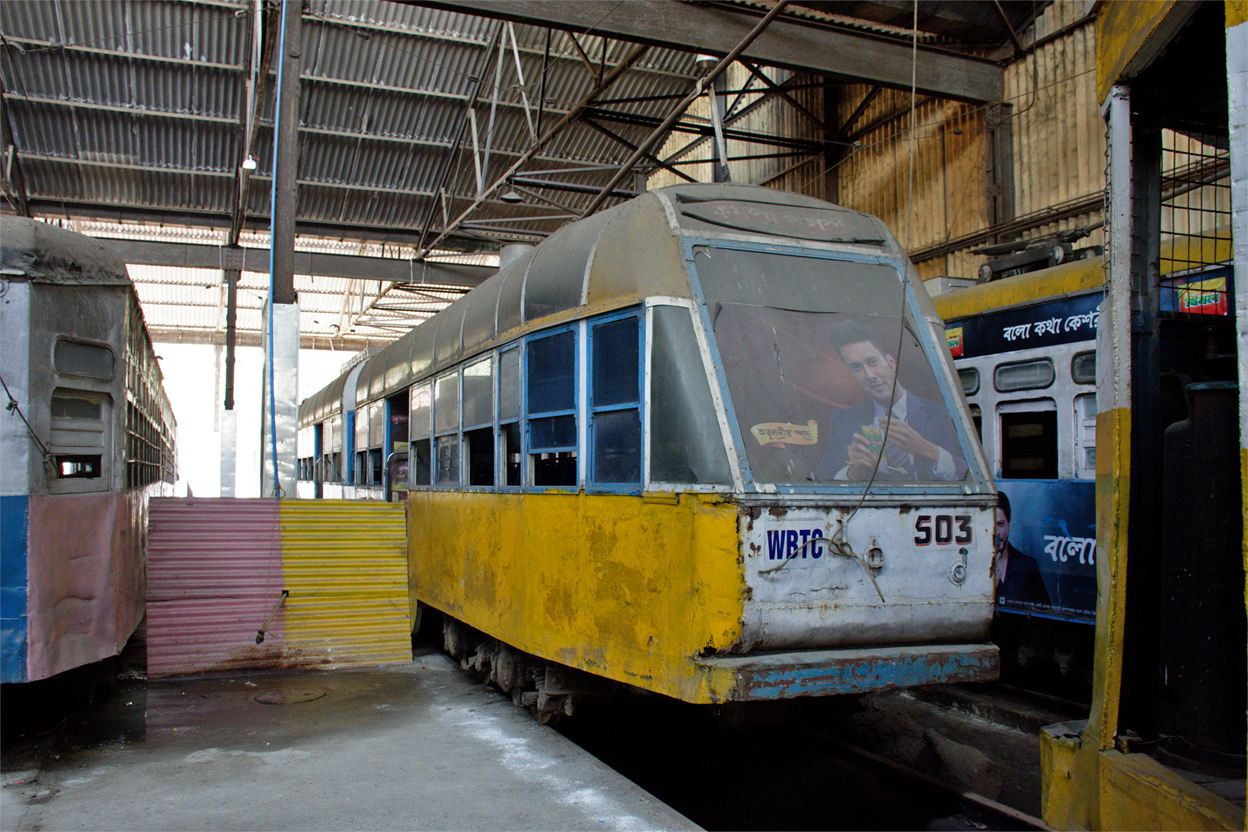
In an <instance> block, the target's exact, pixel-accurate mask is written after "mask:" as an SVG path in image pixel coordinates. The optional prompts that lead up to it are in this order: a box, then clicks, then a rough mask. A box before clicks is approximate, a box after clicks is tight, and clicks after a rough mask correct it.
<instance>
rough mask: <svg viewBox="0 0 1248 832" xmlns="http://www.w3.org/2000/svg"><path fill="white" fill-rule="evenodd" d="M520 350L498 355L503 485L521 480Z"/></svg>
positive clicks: (520, 481) (517, 483)
mask: <svg viewBox="0 0 1248 832" xmlns="http://www.w3.org/2000/svg"><path fill="white" fill-rule="evenodd" d="M519 419H520V350H519V349H517V348H511V349H507V350H504V351H502V352H500V353H499V354H498V423H499V424H498V458H499V459H500V460H502V464H503V471H502V483H501V484H502V485H509V486H518V485H520V484H521V483H523V482H524V474H523V471H522V468H523V466H524V451H523V449H522V448H521V447H520V423H519V421H518V420H519Z"/></svg>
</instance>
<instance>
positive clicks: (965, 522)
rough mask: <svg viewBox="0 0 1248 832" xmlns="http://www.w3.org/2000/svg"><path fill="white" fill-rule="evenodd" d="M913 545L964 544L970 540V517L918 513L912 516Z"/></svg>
mask: <svg viewBox="0 0 1248 832" xmlns="http://www.w3.org/2000/svg"><path fill="white" fill-rule="evenodd" d="M914 531H915V532H916V534H915V535H914V545H915V546H927V545H929V544H931V543H933V542H934V543H935V544H936V545H937V546H948V545H950V544H954V543H956V544H959V545H965V544H967V543H970V542H971V518H970V516H968V515H956V516H955V515H949V514H920V515H919V516H917V517H915V518H914Z"/></svg>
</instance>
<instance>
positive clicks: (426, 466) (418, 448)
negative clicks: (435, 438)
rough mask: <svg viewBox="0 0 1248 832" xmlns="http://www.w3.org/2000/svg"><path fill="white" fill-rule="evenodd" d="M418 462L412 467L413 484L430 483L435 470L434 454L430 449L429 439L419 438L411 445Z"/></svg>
mask: <svg viewBox="0 0 1248 832" xmlns="http://www.w3.org/2000/svg"><path fill="white" fill-rule="evenodd" d="M411 448H412V454H413V455H415V457H416V464H415V465H413V466H412V468H411V471H412V473H411V476H412V485H429V482H430V475H431V472H432V470H433V464H432V463H433V454H432V452H431V451H430V449H429V440H428V439H418V440H416V441H415V442H413V443H412V445H411Z"/></svg>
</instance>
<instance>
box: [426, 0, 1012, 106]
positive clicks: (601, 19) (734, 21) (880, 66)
mask: <svg viewBox="0 0 1248 832" xmlns="http://www.w3.org/2000/svg"><path fill="white" fill-rule="evenodd" d="M407 2H409V3H410V4H411V5H420V6H430V7H434V8H441V9H447V10H450V11H456V12H463V13H467V14H477V15H481V16H482V17H492V18H499V19H502V20H510V21H513V22H518V23H528V24H531V25H533V26H543V27H551V28H555V29H562V30H565V31H575V32H584V31H586V30H592V31H593V33H594V34H595V35H598V36H600V37H608V38H617V39H620V40H627V41H632V42H635V43H646V44H650V45H651V46H661V47H665V48H668V49H679V50H683V51H686V52H700V53H710V54H717V55H724V54H727V53H728V52H729V51H730V50H731V49H732V48H733V47H734V46H736V45H737V42H738V41H740V39H741V31H742V30H743V29H747V28H748V27H749V26H751V25H752V23H753V22H754V20H755V19H756V16H755V15H750V14H748V13H744V12H742V11H740V10H737V9H730V8H726V7H723V6H715V5H709V4H695V3H683V2H677V0H629V2H626V3H621V2H619V0H577V2H575V3H572V2H564V3H534V2H532V0H407ZM742 57H743V58H745V59H746V60H749V61H755V62H758V63H762V64H766V65H768V66H778V67H785V68H788V69H794V70H797V71H800V72H810V73H814V74H816V75H828V74H838V75H846V76H849V77H851V78H857V79H860V80H862V81H864V82H867V83H873V84H881V85H883V86H886V87H894V88H896V89H907V90H908V89H910V64H911V45H910V44H908V43H901V42H899V41H898V40H894V39H884V38H880V37H877V36H871V35H866V34H860V33H854V32H848V31H845V30H843V29H834V28H831V27H826V26H823V25H820V24H816V23H812V22H797V21H792V20H777V21H775V23H774V24H773V25H772V26H770V27H769V28H768V31H767V32H765V33H764V34H763V35H762V36H761V37H759V38H758V40H756V41H755V42H754V43H753V44H752V45H751V46H750V48H749V49H747V50H746V51H745V52H744V53H742ZM914 60H915V62H916V64H917V66H916V67H915V69H916V72H915V75H916V76H917V78H918V91H919V92H922V93H925V94H928V95H934V96H938V97H940V98H953V99H958V100H962V101H973V102H977V103H983V102H992V101H1000V100H1001V98H1002V95H1003V90H1004V75H1003V71H1002V69H1001V67H999V66H997V65H996V64H995V63H994V62H992V61H989V60H985V59H981V58H974V57H969V56H963V55H956V54H953V53H950V52H945V51H942V50H937V49H933V48H931V47H925V46H923V45H920V46H919V47H918V51H917V54H915V55H914Z"/></svg>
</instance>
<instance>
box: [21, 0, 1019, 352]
mask: <svg viewBox="0 0 1248 832" xmlns="http://www.w3.org/2000/svg"><path fill="white" fill-rule="evenodd" d="M722 5H724V6H725V13H726V14H733V13H734V12H733V11H732V10H731V8H730V6H731V4H722ZM746 5H750V6H751V10H750V11H749V12H748V13H747V14H743V15H742V21H743V25H744V24H745V22H748V21H751V20H756V19H757V17H756V11H755V10H754V7H757V6H758V3H748V4H746ZM805 5H808V6H812V7H814V8H816V10H817V12H818V14H815V15H814V16H816V17H820V16H822V18H824V19H825V20H824V22H826V18H827V15H828V14H834V16H837V15H839V16H837V17H836V19H835V20H834V21H832V22H833V23H835V24H836V25H838V26H844V25H853V24H854V23H855V21H854V20H853V19H852V17H853V16H855V15H858V16H861V17H862V18H864V20H862V21H858V23H859V24H860V26H859V28H864V27H865V28H868V29H872V30H873V31H876V32H880V33H883V34H886V35H893V36H895V35H897V34H898V33H897V32H895V31H892V28H893V27H889V26H887V25H879V24H881V23H882V20H881V19H880V15H881V14H883V12H882V11H881V9H877V8H875V7H874V6H873V4H871V3H858V2H846V3H832V4H828V3H819V2H812V3H806V4H805ZM932 5H933V8H932V9H928V10H926V11H925V17H926V18H930V19H931V20H933V21H935V23H936V24H939V25H940V26H943V27H944V28H943V29H941V31H940V33H939V36H940V37H941V38H945V39H948V38H951V37H956V35H957V34H958V30H957V29H956V24H955V23H951V22H950V20H951V19H952V18H955V17H959V16H965V15H942V14H941V7H942V6H943V5H944V4H932ZM975 5H976V9H975V10H974V11H975V12H976V14H975V15H971V16H972V17H975V18H976V21H977V22H976V26H975V27H973V32H974V34H975V36H976V37H979V35H980V34H981V33H983V32H987V33H989V34H992V31H993V30H992V28H991V27H992V21H993V20H995V19H996V18H995V17H994V15H993V13H991V9H990V7H989V6H988V4H987V3H978V4H975ZM1041 5H1043V4H1041ZM981 7H982V8H981ZM261 8H262V9H263V10H264V14H263V17H262V19H255V18H254V14H255V9H256V4H255V3H254V1H253V0H45V1H44V2H38V3H35V2H10V3H0V34H2V35H3V36H4V38H5V41H6V45H7V48H6V49H4V50H0V71H2V72H3V75H4V79H5V101H6V107H7V110H8V116H9V123H10V125H11V126H12V129H13V134H14V140H15V141H14V147H15V150H16V155H15V158H14V166H15V167H14V169H15V170H18V171H20V174H21V181H23V182H24V187H25V194H24V200H25V202H26V204H29V206H31V208H32V210H33V212H34V213H35V215H37V216H48V217H59V218H75V219H79V218H81V219H93V220H109V221H112V222H114V223H143V222H149V221H151V222H157V223H160V224H162V225H164V226H171V225H184V226H199V227H203V226H206V225H209V224H213V225H218V226H220V225H224V226H225V227H229V226H230V225H231V221H232V220H238V221H241V222H242V224H243V226H244V227H245V228H263V227H264V226H265V225H267V218H268V214H269V211H270V192H271V189H272V180H271V172H272V152H273V112H274V102H273V93H274V88H275V78H274V76H273V75H272V74H271V73H270V74H269V76H268V77H267V78H265V79H264V80H265V81H266V82H267V90H266V94H265V95H264V96H263V98H262V99H261V100H260V101H259V102H258V104H257V107H256V110H257V111H258V113H259V116H258V122H257V123H256V124H254V125H251V123H250V120H251V116H252V113H251V112H250V111H249V110H250V108H249V106H248V85H249V83H251V82H253V81H255V80H257V77H258V75H259V73H260V72H261V71H262V70H260V69H259V68H257V67H253V66H251V62H252V55H253V49H254V46H255V44H256V43H257V41H256V39H254V38H253V36H252V33H253V32H254V31H258V32H259V42H261V43H262V42H264V41H265V40H266V39H267V36H268V35H269V34H271V33H272V32H273V30H274V29H275V27H276V26H277V25H278V19H277V8H278V6H277V4H273V3H265V4H263V5H262V6H261ZM1029 9H1030V7H1029ZM959 11H961V10H959ZM1034 13H1035V10H1031V11H1028V12H1027V13H1025V14H1024V13H1022V12H1020V11H1019V10H1016V9H1015V10H1007V14H1009V15H1010V16H1011V19H1014V20H1016V22H1017V21H1018V20H1021V17H1020V14H1021V15H1022V17H1027V16H1029V15H1034ZM890 14H891V12H890ZM787 15H788V17H789V18H790V19H794V20H797V19H800V17H801V16H802V15H806V16H807V17H810V16H811V15H810V13H809V12H807V11H803V10H800V9H797V8H796V7H794V10H793V11H792V12H789V13H787ZM981 18H982V20H981ZM820 25H823V23H821V24H820ZM999 25H1000V24H999V21H998V23H997V26H998V27H999ZM951 26H953V27H955V28H950V27H951ZM968 26H969V24H968ZM744 31H745V29H743V33H744ZM966 31H967V32H968V33H969V32H972V28H967V29H966ZM496 36H497V37H500V38H501V44H500V45H501V47H502V48H503V49H504V50H505V51H504V52H503V54H502V58H503V60H502V61H501V62H500V61H499V60H498V59H499V52H497V51H492V50H491V49H490V45H491V44H492V43H493V42H494V40H495V38H496ZM513 38H514V53H518V55H519V61H520V72H517V68H516V65H515V54H514V53H513V45H512V42H513ZM575 40H576V43H574V42H573V35H571V34H569V33H566V32H562V31H553V30H548V29H546V28H545V27H543V26H537V25H521V24H515V25H512V24H503V23H500V22H499V21H497V20H492V19H489V18H485V17H481V16H477V15H473V14H465V13H461V12H458V11H446V10H437V9H429V8H426V7H423V6H420V5H417V4H415V3H407V2H404V3H399V2H388V1H387V0H310V2H308V3H307V4H306V8H305V12H304V16H303V39H302V44H301V50H300V54H301V55H302V69H301V74H302V78H303V90H302V100H301V106H300V123H301V125H302V128H303V129H302V132H301V135H300V142H301V146H300V159H299V166H298V176H299V180H300V183H301V185H300V189H299V199H298V203H297V206H298V207H297V220H298V221H299V222H300V223H301V224H303V225H304V226H305V227H308V228H312V229H315V233H318V234H325V235H327V236H337V237H340V238H342V239H352V240H356V241H360V240H366V241H367V240H371V241H379V240H384V239H397V238H402V239H404V240H406V241H407V242H408V243H409V244H411V245H412V246H413V247H414V248H415V247H418V246H417V243H418V240H419V237H420V235H421V234H422V233H423V232H424V231H425V229H426V226H427V225H428V227H429V231H430V232H431V233H433V234H438V233H440V232H441V231H442V230H443V224H444V214H443V210H442V206H441V205H440V204H439V197H438V195H437V194H435V191H437V189H438V187H439V186H440V185H442V184H444V183H445V186H446V188H447V190H448V191H449V193H448V195H447V196H448V202H449V205H448V210H447V215H448V216H449V217H450V218H454V217H456V216H457V215H458V214H459V213H460V212H461V211H462V210H463V209H464V208H465V207H466V206H467V205H469V204H470V203H471V200H473V199H474V198H475V197H476V196H477V194H478V193H479V186H478V180H477V176H476V174H475V172H474V165H473V161H472V158H471V155H470V153H471V148H472V146H473V142H472V138H471V136H465V139H464V141H463V144H462V148H461V149H460V150H459V151H458V152H456V151H455V149H454V148H453V147H452V146H451V144H452V143H453V142H454V141H455V139H456V138H457V137H458V136H460V135H461V133H464V131H465V123H466V113H467V105H468V97H469V96H470V95H472V94H473V93H474V91H476V96H477V97H476V99H475V106H476V115H477V125H478V136H477V141H478V144H479V145H480V146H481V147H482V148H483V149H484V147H485V146H486V145H487V144H488V145H489V146H490V147H491V154H490V160H489V164H488V165H487V166H486V170H485V171H484V172H483V178H484V180H485V184H486V185H490V184H492V183H493V182H494V181H496V180H497V179H498V178H499V177H500V176H501V175H502V174H503V173H504V172H505V171H506V170H507V169H508V168H509V167H510V166H511V165H512V164H513V163H514V162H515V160H516V159H517V158H519V155H520V154H521V153H524V152H526V151H527V150H528V149H529V148H530V147H531V144H532V136H531V132H530V126H529V119H530V118H532V119H533V120H534V121H536V119H537V112H536V111H537V109H538V108H539V106H540V107H541V108H542V110H543V118H542V121H541V129H542V130H545V129H549V127H550V126H551V125H552V124H553V123H554V122H555V121H556V120H557V119H558V118H560V117H561V116H562V115H563V114H565V113H566V112H567V111H568V110H569V108H571V107H572V106H574V105H575V104H576V103H577V102H578V101H580V100H582V99H583V98H584V97H585V96H587V95H588V94H590V92H591V91H592V90H593V89H594V85H595V83H596V80H595V78H594V73H596V72H600V71H601V70H602V69H603V68H605V67H610V66H613V65H614V64H616V63H618V62H619V61H620V60H621V59H622V58H623V57H624V56H625V55H626V54H627V53H628V52H629V51H630V50H632V49H633V48H634V46H633V44H631V43H628V42H625V41H621V40H607V39H604V38H602V37H599V36H596V35H595V34H593V33H592V32H590V33H587V32H581V33H577V34H576V35H575ZM548 45H549V54H547V48H548ZM578 45H579V48H578ZM582 51H583V52H584V54H585V56H586V59H587V60H586V61H583V60H582V58H581V54H580V53H581V52H582ZM604 53H605V61H604V58H603V56H604ZM587 62H588V64H589V66H587V65H586V63H587ZM500 68H501V69H500ZM696 72H697V70H696V69H695V65H694V55H693V54H692V53H691V52H688V51H682V50H677V49H660V48H657V47H655V48H650V49H649V50H648V51H646V52H645V54H644V55H642V57H641V58H640V59H639V60H638V61H637V62H636V63H635V64H634V65H633V67H632V68H631V69H630V70H629V71H628V72H626V73H624V75H623V76H622V77H621V78H620V79H619V80H618V81H617V83H616V84H615V85H614V86H613V87H612V88H611V89H610V90H608V91H607V92H606V94H605V95H604V96H603V97H604V98H605V99H606V100H605V101H604V102H602V103H601V104H600V105H598V106H599V108H600V110H601V111H602V112H601V114H600V118H601V119H602V120H603V121H602V123H603V126H605V127H606V128H607V129H609V130H611V131H612V132H614V133H616V134H617V135H618V136H619V137H620V139H622V140H623V142H625V143H629V144H636V143H638V142H640V141H641V140H642V139H643V138H645V137H646V136H647V135H648V134H649V133H650V131H651V130H652V129H653V125H654V123H655V121H656V120H657V119H660V118H661V117H662V116H664V115H666V113H667V112H668V111H669V109H670V107H671V106H672V104H673V103H674V101H675V100H676V99H677V98H679V97H680V96H683V95H684V94H685V93H687V92H688V91H689V90H690V89H692V88H693V84H694V78H695V76H696ZM496 74H497V77H496ZM521 74H522V75H523V85H522V83H521V77H520V75H521ZM478 87H479V89H478ZM525 98H527V101H528V103H529V105H530V107H531V112H530V114H529V117H526V115H525V111H524V108H523V100H524V99H525ZM495 102H496V103H497V108H496V112H495V113H494V126H493V129H492V130H491V128H490V127H489V121H490V117H491V116H490V111H491V109H493V108H494V107H495ZM607 113H617V114H618V113H626V114H628V115H629V117H630V119H631V121H632V122H633V123H624V122H620V121H616V120H611V119H610V117H609V116H608V115H607ZM249 127H254V138H253V142H252V145H251V147H250V148H248V147H244V146H243V136H245V135H246V134H247V133H248V128H249ZM487 133H488V134H489V135H487ZM249 151H250V153H251V155H252V156H253V157H254V159H255V161H256V162H257V167H256V169H255V171H254V172H253V173H252V174H251V175H250V176H249V177H240V176H239V166H240V164H241V163H242V161H243V159H244V158H245V157H246V156H247V155H248V152H249ZM630 152H631V149H630V148H629V147H628V146H627V144H624V143H621V142H620V141H616V140H614V139H612V138H610V137H609V136H607V135H605V134H604V133H603V132H601V131H599V130H596V129H594V128H593V127H591V126H590V125H588V124H585V123H583V122H574V123H573V124H572V125H570V126H569V127H568V128H567V129H566V130H565V131H564V132H562V133H561V134H560V135H559V136H557V137H556V139H555V140H554V141H553V142H551V143H550V144H549V146H547V147H544V148H542V149H541V151H540V152H538V153H537V154H536V155H535V156H534V158H533V159H532V161H531V162H530V163H529V164H527V165H526V166H525V170H526V172H530V173H531V172H541V171H549V170H556V169H557V170H566V169H569V168H597V169H594V170H587V171H582V172H579V173H561V174H558V176H559V178H560V179H561V180H563V181H564V182H566V183H569V184H571V185H573V186H580V187H583V188H589V189H593V190H597V189H599V188H601V187H603V186H605V184H606V183H607V182H608V181H609V180H610V178H611V176H612V174H613V170H612V169H611V167H612V166H613V165H617V164H618V163H620V162H621V161H622V160H623V159H624V158H626V157H627V156H628V155H629V154H630ZM239 182H246V186H245V188H246V189H245V191H244V192H243V193H241V194H240V193H238V191H237V188H238V186H239V185H238V183H239ZM538 192H539V193H541V194H542V195H543V196H545V197H547V198H549V199H551V200H554V201H555V202H557V203H559V204H560V205H563V206H566V207H567V208H570V209H572V210H571V211H567V210H562V209H560V208H558V207H556V206H552V205H549V204H546V203H544V202H542V201H541V200H537V199H532V198H528V199H526V200H525V201H523V202H522V203H520V204H517V205H508V204H505V203H502V202H501V201H499V200H497V199H490V200H487V201H485V203H484V204H483V205H482V206H480V208H479V209H477V210H476V212H475V215H474V216H473V217H472V218H471V219H473V220H474V221H475V224H474V225H473V226H472V227H471V228H465V229H463V231H462V233H461V235H460V236H459V237H458V238H457V239H456V240H455V241H454V243H455V245H457V246H461V247H476V248H480V249H488V248H489V247H490V245H491V244H492V242H493V241H498V240H504V241H506V240H513V239H521V240H529V241H534V240H538V239H541V238H542V237H544V236H546V235H548V234H550V233H551V232H553V231H555V230H556V229H558V228H559V227H560V226H561V225H562V224H563V223H565V222H566V221H567V219H568V217H567V214H569V213H579V211H580V210H582V209H583V208H584V207H585V206H586V205H588V204H589V202H590V200H591V199H592V195H591V194H586V193H577V192H569V191H566V190H554V189H549V188H547V189H539V191H538ZM608 204H610V203H608ZM239 205H241V206H243V208H244V209H245V210H244V212H243V215H242V216H241V217H235V211H236V209H237V207H238V206H239ZM552 217H555V218H552ZM397 294H401V290H399V291H398V292H397ZM387 300H388V301H390V300H391V299H387ZM344 301H345V298H344ZM169 302H170V303H176V299H170V301H169ZM435 303H436V301H435ZM342 305H343V306H344V307H345V305H346V304H345V302H344V303H343V304H342ZM387 306H388V307H389V308H388V309H382V310H369V311H368V315H369V316H370V317H368V318H359V317H357V316H354V315H353V316H352V317H351V323H352V324H353V325H358V327H359V328H360V329H361V331H362V332H364V331H367V333H366V334H369V335H378V336H381V337H389V330H388V327H390V326H392V323H393V321H394V320H396V319H397V318H399V317H401V315H402V313H403V312H404V311H405V310H407V309H409V308H410V309H422V308H423V307H421V306H419V305H415V306H412V305H411V304H408V303H407V302H406V301H404V300H398V301H395V302H389V303H388V304H387ZM196 315H198V313H196ZM148 317H149V319H156V318H161V317H162V316H161V315H158V314H154V313H151V312H149V314H148ZM167 317H169V318H171V319H176V318H177V315H176V314H175V315H169V316H167ZM188 317H189V316H188ZM162 319H163V318H162ZM253 319H254V316H251V315H250V314H248V315H244V320H247V321H249V322H250V321H251V320H253ZM306 320H308V317H307V316H305V321H306ZM317 320H319V318H318V319H317ZM374 323H380V324H381V326H380V328H379V327H376V326H373V324H374ZM250 325H251V324H250V323H248V324H247V326H250Z"/></svg>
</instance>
